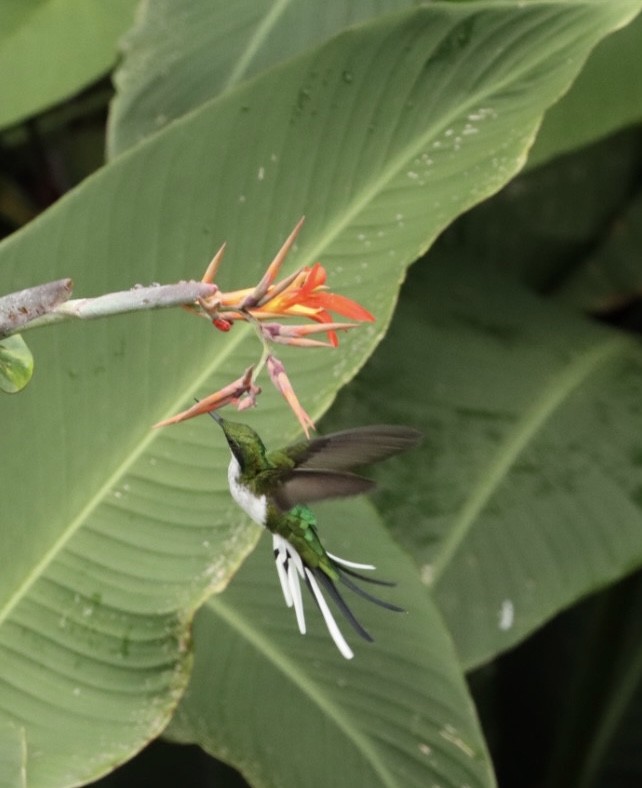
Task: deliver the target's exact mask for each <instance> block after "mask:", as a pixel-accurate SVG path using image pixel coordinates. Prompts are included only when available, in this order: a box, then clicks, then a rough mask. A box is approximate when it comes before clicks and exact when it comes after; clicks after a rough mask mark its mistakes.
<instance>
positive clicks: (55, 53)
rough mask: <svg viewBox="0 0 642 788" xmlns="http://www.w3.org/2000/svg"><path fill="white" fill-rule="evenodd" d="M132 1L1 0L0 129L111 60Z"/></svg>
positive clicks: (83, 82)
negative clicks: (57, 0) (1, 76)
mask: <svg viewBox="0 0 642 788" xmlns="http://www.w3.org/2000/svg"><path fill="white" fill-rule="evenodd" d="M135 7H136V0H109V2H108V3H105V2H103V0H62V1H61V2H56V1H54V0H3V2H2V3H1V4H0V73H1V74H3V75H4V77H3V79H2V80H1V81H0V128H3V127H5V126H10V125H12V124H14V123H17V122H19V121H20V120H23V119H24V118H26V117H29V116H30V115H35V114H36V113H37V112H41V111H42V110H43V109H46V108H47V107H50V106H51V105H52V104H56V103H57V102H59V101H62V100H63V99H65V98H68V97H69V96H71V95H72V94H74V93H77V92H78V91H79V90H81V89H82V88H84V87H86V86H87V85H88V84H89V83H90V82H93V80H95V79H96V78H97V77H99V76H100V75H101V74H104V73H105V72H106V71H107V70H108V69H109V68H110V66H111V65H112V64H113V63H114V62H115V60H116V55H117V50H116V42H117V40H118V38H119V37H120V36H121V35H122V33H123V32H124V31H125V30H126V29H127V26H128V25H129V24H131V21H132V19H133V16H134V8H135Z"/></svg>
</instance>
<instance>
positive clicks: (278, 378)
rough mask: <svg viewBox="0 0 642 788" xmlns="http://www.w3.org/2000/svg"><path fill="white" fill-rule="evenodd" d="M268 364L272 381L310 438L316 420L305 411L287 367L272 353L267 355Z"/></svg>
mask: <svg viewBox="0 0 642 788" xmlns="http://www.w3.org/2000/svg"><path fill="white" fill-rule="evenodd" d="M266 366H267V370H268V373H269V375H270V379H271V381H272V383H274V386H275V388H276V389H277V391H279V392H280V393H281V394H282V395H283V397H284V398H285V400H286V402H287V403H288V405H289V406H290V408H292V410H293V411H294V415H295V416H296V417H297V419H298V420H299V424H300V425H301V426H302V427H303V432H305V436H306V438H309V437H310V430H311V429H315V426H314V422H313V421H312V419H311V418H310V416H309V415H308V414H307V413H306V412H305V410H304V409H303V407H302V405H301V403H300V402H299V398H298V397H297V395H296V394H295V393H294V389H293V388H292V384H291V383H290V379H289V378H288V375H287V372H286V371H285V367H284V366H283V364H282V363H281V362H280V361H279V359H278V358H277V357H276V356H274V355H272V354H270V355H269V356H268V357H267V362H266Z"/></svg>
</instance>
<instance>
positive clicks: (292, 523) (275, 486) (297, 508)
mask: <svg viewBox="0 0 642 788" xmlns="http://www.w3.org/2000/svg"><path fill="white" fill-rule="evenodd" d="M210 415H211V416H212V418H213V419H214V420H215V421H216V422H217V423H218V424H219V425H220V427H221V428H222V430H223V433H224V435H225V438H226V440H227V443H228V445H229V448H230V451H231V455H232V456H231V459H230V464H229V467H228V473H227V479H228V484H229V488H230V493H231V495H232V497H233V498H234V500H235V501H236V503H237V504H238V505H239V506H240V507H241V509H243V510H244V511H245V512H246V514H248V515H249V517H250V518H251V519H252V520H253V521H254V522H255V523H257V524H258V525H260V526H262V527H263V528H266V529H267V530H268V531H270V532H271V533H272V543H273V550H274V558H275V562H276V569H277V574H278V577H279V581H280V583H281V589H282V591H283V596H284V599H285V603H286V605H287V606H288V607H289V608H292V607H294V612H295V615H296V620H297V624H298V628H299V631H300V632H301V634H305V631H306V625H305V616H304V611H303V599H302V594H301V583H300V581H303V582H304V583H305V585H306V586H307V588H308V590H309V591H310V593H311V595H312V598H313V599H314V601H315V602H316V605H317V607H318V608H319V610H320V612H321V614H322V616H323V619H324V621H325V624H326V627H327V629H328V631H329V633H330V635H331V637H332V639H333V641H334V643H335V645H336V646H337V648H338V649H339V651H340V652H341V654H342V655H343V656H344V657H345V658H346V659H352V657H353V656H354V653H353V651H352V649H351V648H350V646H349V645H348V643H347V641H346V639H345V638H344V636H343V634H342V633H341V630H340V629H339V626H338V625H337V622H336V620H335V618H334V615H333V614H332V611H331V609H330V607H329V606H328V603H327V601H326V599H325V597H324V595H323V592H324V591H325V593H326V594H327V596H328V597H329V598H330V599H331V600H332V602H333V603H334V605H335V606H336V608H337V609H338V610H339V611H340V612H341V614H342V615H343V616H344V617H345V619H346V621H347V622H348V623H349V624H350V626H351V627H352V628H353V629H354V631H355V632H356V633H357V634H358V635H360V636H361V637H362V638H363V639H364V640H367V641H372V640H373V638H372V636H371V635H370V633H369V632H368V631H367V630H366V629H365V628H364V627H363V626H362V625H361V624H360V623H359V622H358V621H357V619H356V618H355V616H354V614H353V613H352V611H351V610H350V608H349V607H348V605H347V603H346V602H345V600H344V598H343V596H342V595H341V593H340V592H339V589H338V587H337V584H338V583H341V584H342V585H343V586H345V587H346V588H348V589H349V590H350V591H352V592H354V593H356V594H358V595H359V596H361V597H364V598H365V599H368V600H369V601H371V602H374V603H375V604H377V605H379V606H381V607H384V608H386V609H388V610H393V611H396V612H404V611H403V609H402V608H400V607H397V606H396V605H393V604H391V603H390V602H386V601H384V600H383V599H380V598H379V597H376V596H374V595H373V594H371V593H369V592H368V591H365V590H364V589H363V588H362V587H361V586H360V585H358V584H357V582H355V581H363V582H366V583H371V584H375V585H380V586H394V585H395V584H394V583H391V582H388V581H386V580H379V579H375V578H372V577H367V576H366V575H364V574H362V572H364V571H366V572H367V571H372V570H374V569H375V567H374V566H372V565H371V564H363V563H356V562H354V561H347V560H346V559H344V558H339V557H338V556H336V555H333V554H332V553H330V552H328V551H327V550H326V549H325V548H324V546H323V544H322V542H321V539H320V536H319V528H318V524H317V519H316V517H315V515H314V513H313V512H312V510H311V509H310V507H309V506H308V504H309V503H313V502H314V501H322V500H325V499H328V498H337V497H344V496H350V495H359V494H361V493H367V492H370V491H372V490H373V489H374V487H375V483H374V482H373V481H372V480H370V479H367V478H365V477H363V476H361V475H359V474H357V473H355V472H354V470H353V469H354V468H357V467H359V466H362V465H366V464H369V463H373V462H378V461H380V460H384V459H386V458H388V457H392V456H393V455H395V454H399V453H400V452H403V451H406V450H407V449H410V448H412V447H413V446H416V445H417V444H418V443H419V441H420V440H421V437H422V435H421V433H420V432H418V431H417V430H415V429H412V428H410V427H402V426H394V425H387V424H383V425H376V426H368V427H357V428H355V429H349V430H345V431H343V432H335V433H331V434H328V435H322V436H319V437H317V438H314V439H312V440H301V441H299V442H297V443H293V444H291V445H289V446H286V447H284V448H282V449H278V450H275V451H268V450H267V449H266V447H265V445H264V443H263V441H262V440H261V438H260V437H259V435H258V434H257V433H256V432H255V431H254V430H253V429H252V428H251V427H249V426H248V425H246V424H240V423H236V422H232V421H228V420H227V419H223V418H222V417H221V416H220V415H219V414H218V413H217V412H215V411H210Z"/></svg>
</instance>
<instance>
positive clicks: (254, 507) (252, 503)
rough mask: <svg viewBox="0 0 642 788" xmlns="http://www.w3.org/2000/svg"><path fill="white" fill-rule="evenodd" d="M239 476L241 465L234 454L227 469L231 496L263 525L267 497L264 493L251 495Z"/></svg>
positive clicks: (265, 515)
mask: <svg viewBox="0 0 642 788" xmlns="http://www.w3.org/2000/svg"><path fill="white" fill-rule="evenodd" d="M240 476H241V466H240V465H239V463H238V460H237V459H236V457H235V456H234V455H232V459H231V460H230V464H229V466H228V469H227V481H228V483H229V485H230V492H231V493H232V498H234V500H235V501H236V503H237V504H238V505H239V506H240V507H241V509H243V511H244V512H246V514H248V515H249V516H250V517H251V518H252V519H253V520H254V522H255V523H258V525H262V526H265V521H266V519H267V498H266V497H265V495H260V496H259V495H253V494H252V493H251V492H250V491H249V490H248V489H247V487H244V486H243V485H242V484H241V483H240V481H239V478H240Z"/></svg>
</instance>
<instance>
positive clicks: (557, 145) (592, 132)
mask: <svg viewBox="0 0 642 788" xmlns="http://www.w3.org/2000/svg"><path fill="white" fill-rule="evenodd" d="M641 71H642V16H640V17H638V18H637V19H636V20H635V21H633V22H632V23H631V24H630V25H628V27H625V28H624V29H623V30H619V31H618V32H617V33H615V34H614V35H613V36H609V37H608V38H607V39H605V40H604V41H602V42H601V43H600V45H599V46H598V47H596V48H595V51H594V52H593V53H592V54H591V57H590V58H589V59H588V61H587V63H586V65H585V66H584V68H583V69H582V72H581V73H580V75H579V77H578V78H577V80H576V82H575V83H574V85H573V87H572V88H571V89H570V90H569V92H568V93H567V94H566V96H564V97H563V98H562V99H561V101H559V102H558V103H557V104H556V105H555V106H553V107H551V109H550V110H549V111H548V112H547V113H546V117H545V118H544V122H543V124H542V128H541V130H540V132H539V134H538V135H537V140H536V142H535V145H533V149H532V151H531V152H530V154H529V157H528V166H529V167H532V166H536V165H538V164H541V163H542V162H544V161H548V160H549V159H551V158H552V157H554V156H559V155H560V154H561V153H565V152H567V151H571V150H573V149H575V148H577V147H579V146H581V145H587V144H589V143H591V142H594V141H595V140H598V139H601V138H602V137H606V136H607V135H608V134H612V133H613V132H614V131H617V130H618V129H621V128H623V127H625V126H628V125H630V124H633V123H640V122H641V121H642V80H641V79H639V74H640V72H641Z"/></svg>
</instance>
